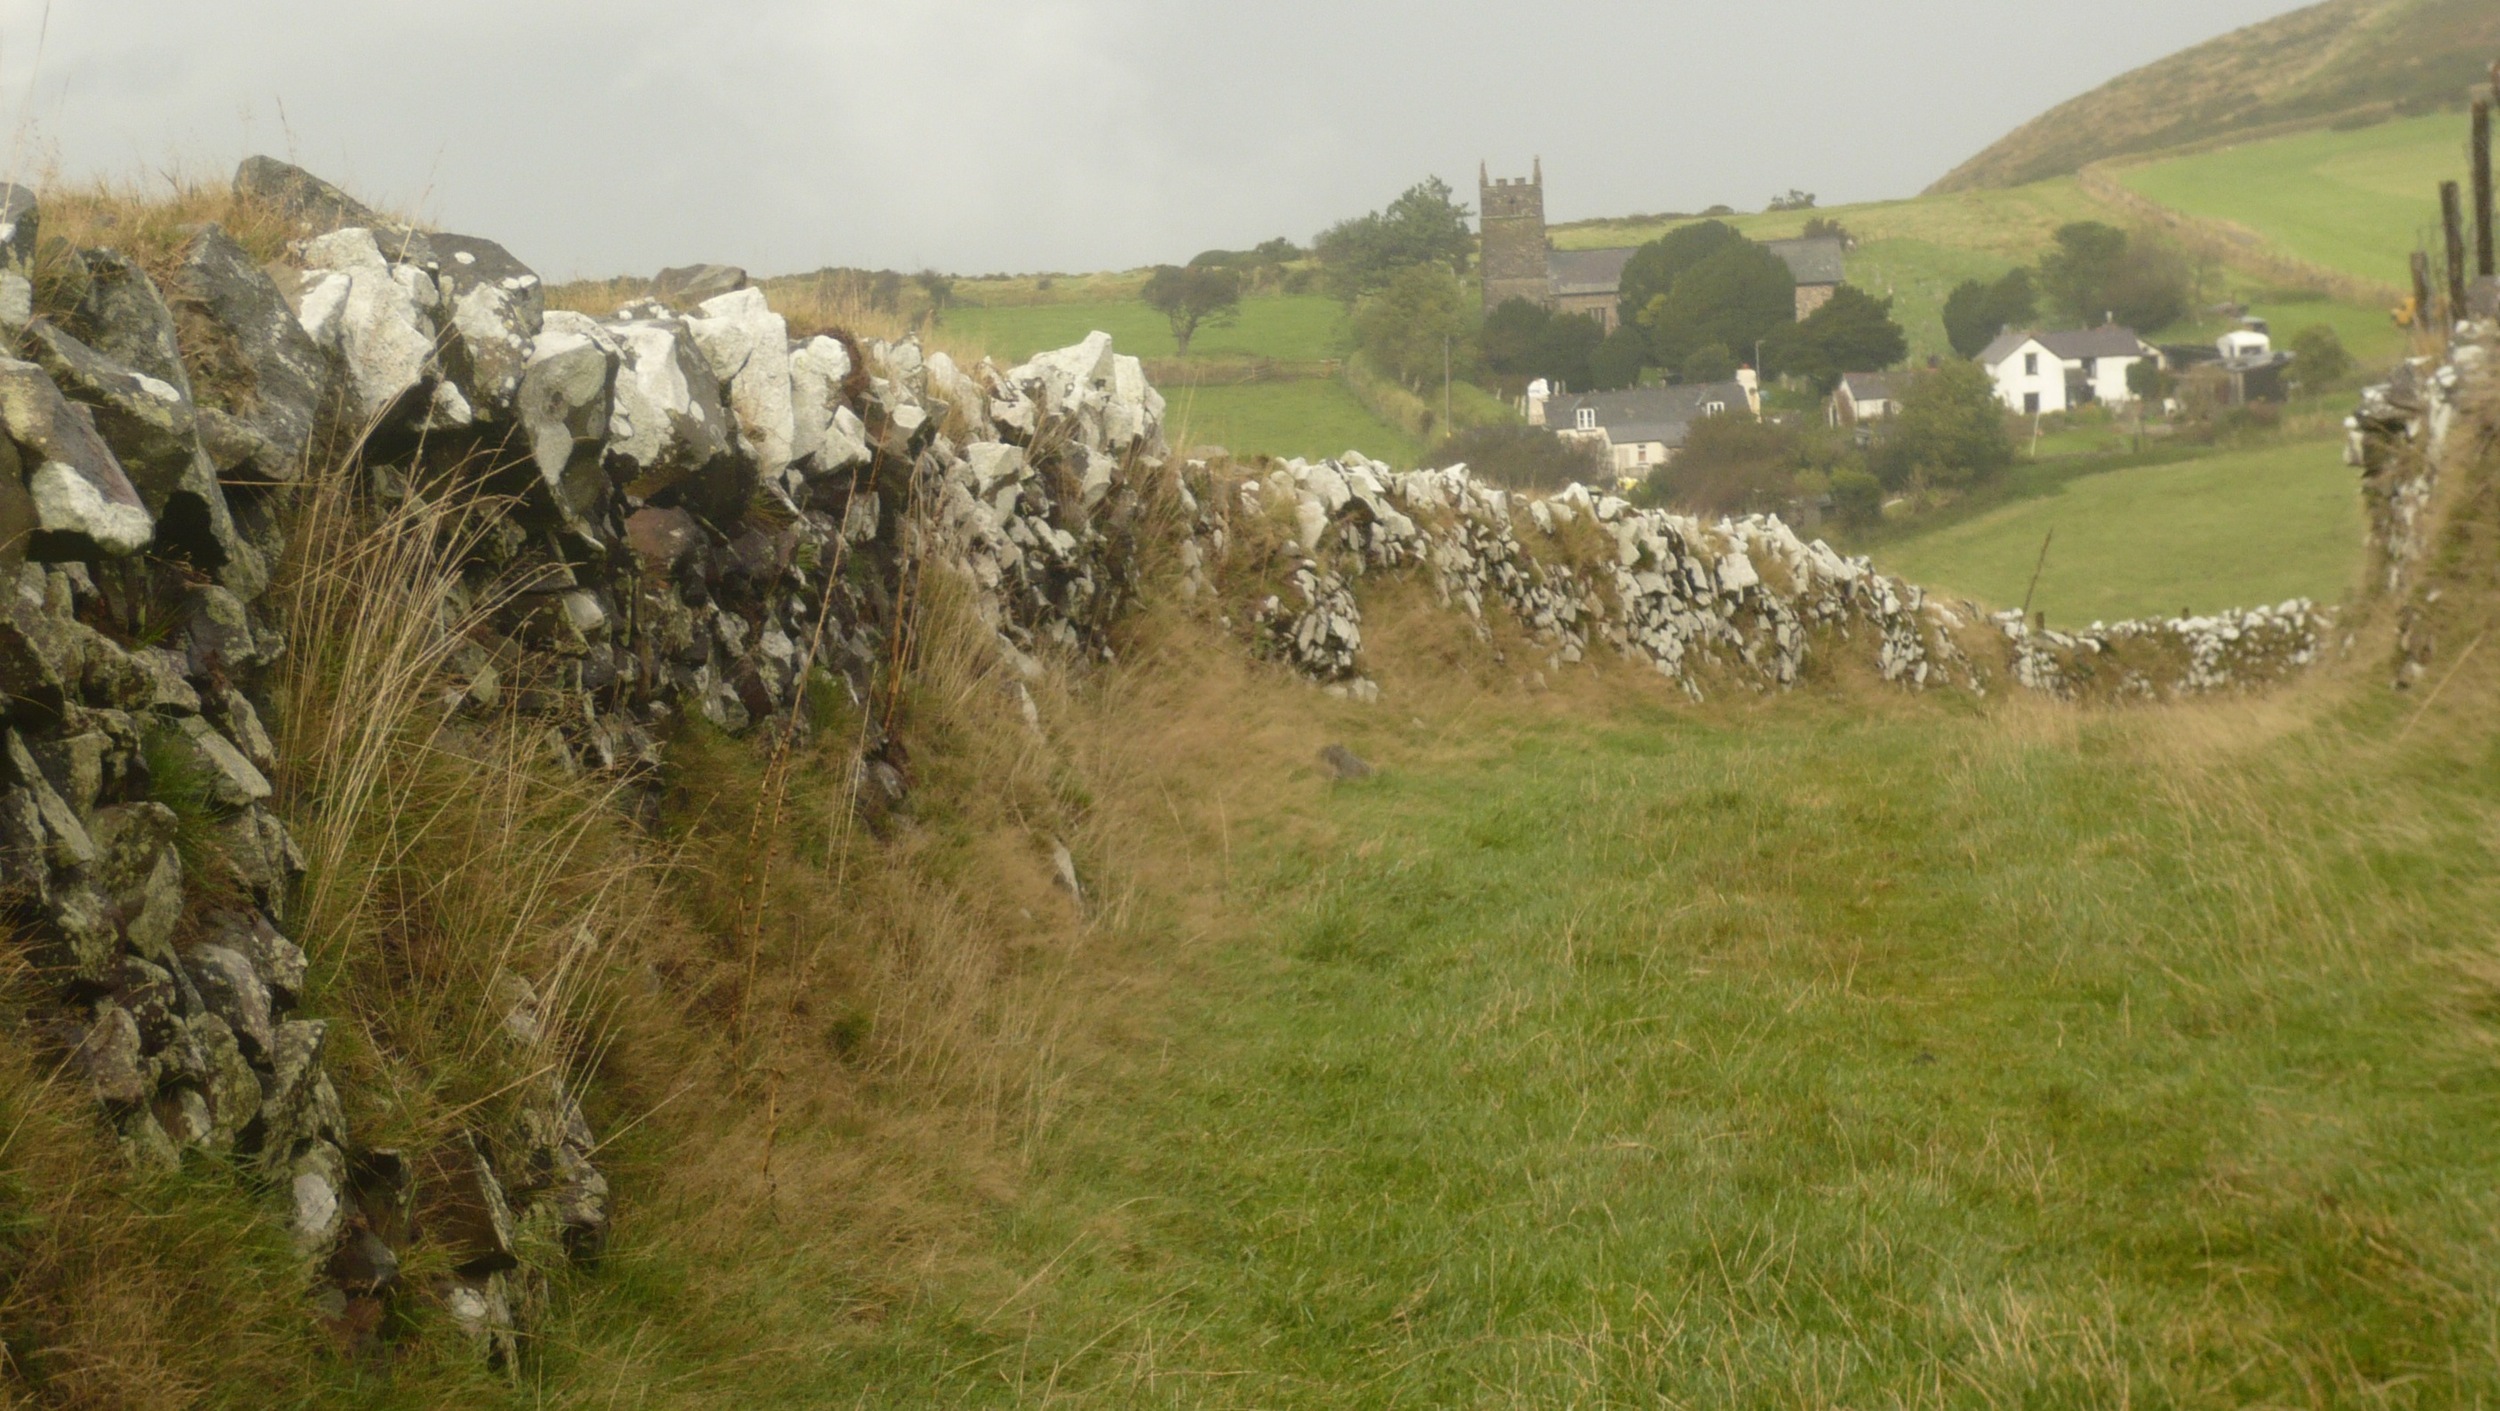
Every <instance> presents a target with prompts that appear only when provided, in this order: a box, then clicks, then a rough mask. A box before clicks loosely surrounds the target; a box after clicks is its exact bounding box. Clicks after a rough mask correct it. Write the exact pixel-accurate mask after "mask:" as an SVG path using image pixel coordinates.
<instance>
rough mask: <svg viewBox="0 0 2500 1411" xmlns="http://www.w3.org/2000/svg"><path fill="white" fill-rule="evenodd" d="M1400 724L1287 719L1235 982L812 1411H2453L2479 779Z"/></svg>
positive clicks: (1964, 724) (2490, 1148)
mask: <svg viewBox="0 0 2500 1411" xmlns="http://www.w3.org/2000/svg"><path fill="white" fill-rule="evenodd" d="M1407 716H1408V711H1407V710H1405V709H1403V708H1400V709H1392V710H1375V711H1372V712H1369V713H1368V714H1365V713H1357V712H1346V713H1344V714H1342V715H1340V716H1337V717H1335V718H1333V719H1331V720H1330V721H1328V722H1327V723H1326V724H1325V725H1319V726H1316V728H1319V729H1325V730H1328V731H1331V732H1335V731H1343V732H1346V733H1345V735H1344V736H1342V738H1348V739H1349V740H1350V741H1351V743H1352V744H1353V745H1354V747H1355V748H1356V749H1357V750H1358V752H1360V753H1361V754H1363V755H1364V756H1365V757H1367V758H1370V759H1373V760H1376V761H1380V762H1382V763H1384V764H1385V765H1386V766H1387V773H1386V774H1385V776H1384V777H1382V778H1380V779H1377V780H1374V781H1370V782H1367V783H1365V784H1362V785H1359V786H1354V787H1344V788H1340V789H1338V790H1337V791H1336V792H1334V793H1333V794H1329V795H1326V796H1325V797H1321V798H1318V799H1316V800H1315V801H1313V802H1311V803H1310V804H1308V805H1307V806H1306V807H1304V808H1303V809H1302V810H1300V812H1301V815H1302V816H1300V817H1299V818H1297V820H1296V822H1295V824H1294V826H1293V828H1292V829H1291V830H1290V831H1289V833H1288V834H1287V835H1286V837H1287V838H1289V839H1291V841H1284V840H1278V841H1271V842H1269V843H1267V844H1265V845H1264V846H1262V845H1258V844H1255V843H1253V842H1252V841H1251V840H1250V839H1248V838H1247V837H1246V836H1242V835H1239V834H1236V835H1235V842H1234V843H1233V846H1235V847H1237V848H1241V849H1242V850H1243V851H1242V852H1241V853H1240V855H1239V856H1238V857H1237V859H1236V864H1235V869H1234V875H1235V876H1236V877H1237V878H1238V881H1237V884H1236V885H1235V887H1234V888H1233V889H1232V891H1231V896H1232V905H1234V906H1237V907H1239V908H1241V909H1242V914H1243V915H1244V916H1245V917H1246V918H1248V921H1247V924H1245V925H1244V926H1243V927H1242V928H1241V938H1240V939H1239V940H1238V941H1236V942H1233V943H1230V944H1228V945H1225V946H1223V947H1222V948H1221V949H1220V950H1219V951H1218V953H1217V954H1216V955H1215V956H1214V957H1213V958H1212V960H1211V961H1210V962H1209V963H1207V964H1206V965H1205V966H1204V967H1202V970H1203V973H1192V974H1191V975H1190V976H1189V978H1188V979H1187V980H1186V981H1185V982H1182V983H1181V984H1179V985H1178V986H1176V987H1175V988H1176V991H1177V995H1178V997H1177V998H1176V999H1175V1000H1174V1001H1173V1002H1172V1005H1171V1012H1170V1013H1169V1014H1168V1015H1167V1016H1166V1017H1165V1018H1164V1019H1163V1020H1162V1021H1161V1022H1160V1023H1158V1024H1157V1025H1156V1026H1154V1027H1153V1028H1152V1029H1150V1030H1149V1031H1148V1032H1147V1033H1146V1034H1144V1035H1142V1036H1141V1037H1140V1039H1139V1041H1138V1042H1137V1043H1136V1044H1135V1045H1134V1046H1133V1050H1132V1052H1131V1053H1130V1055H1129V1056H1128V1058H1127V1060H1126V1061H1125V1062H1123V1063H1120V1064H1116V1065H1112V1066H1110V1067H1108V1068H1106V1069H1105V1070H1103V1071H1100V1072H1097V1073H1096V1074H1094V1075H1093V1077H1092V1079H1091V1081H1088V1082H1084V1083H1080V1084H1078V1085H1077V1086H1076V1087H1075V1088H1074V1090H1072V1091H1070V1092H1069V1093H1067V1094H1066V1095H1065V1097H1064V1098H1063V1100H1062V1110H1063V1111H1064V1112H1065V1113H1066V1114H1067V1115H1066V1116H1065V1117H1064V1118H1063V1121H1062V1125H1061V1126H1060V1128H1059V1129H1058V1130H1057V1132H1056V1134H1055V1135H1054V1136H1053V1137H1052V1138H1051V1139H1049V1140H1048V1141H1047V1142H1045V1143H1043V1144H1042V1146H1041V1148H1040V1151H1039V1154H1038V1155H1037V1157H1036V1160H1035V1170H1034V1178H1033V1179H1034V1189H1033V1191H1032V1192H1031V1194H1030V1195H1029V1196H1028V1197H1027V1198H1025V1199H1023V1200H1021V1201H1019V1202H1017V1203H1016V1204H1014V1205H1013V1206H1012V1207H1010V1208H1008V1209H1007V1210H1005V1211H1003V1212H1002V1213H1001V1215H1000V1217H999V1219H998V1220H997V1222H996V1225H995V1227H994V1229H993V1231H992V1235H991V1238H993V1239H994V1240H995V1245H994V1246H993V1248H994V1250H995V1257H996V1258H997V1259H998V1261H999V1265H1000V1272H999V1273H998V1274H997V1275H995V1276H993V1278H992V1279H991V1280H990V1281H989V1282H988V1283H987V1284H984V1285H966V1286H963V1287H961V1288H956V1287H952V1286H947V1285H945V1284H943V1283H941V1285H940V1286H938V1287H936V1288H934V1289H932V1290H931V1291H930V1292H928V1293H927V1294H926V1295H925V1296H924V1297H922V1298H921V1299H919V1300H917V1301H916V1302H915V1303H914V1304H912V1305H911V1306H909V1307H908V1308H904V1309H900V1310H897V1311H896V1312H895V1313H894V1314H893V1315H892V1316H889V1317H885V1318H881V1319H879V1320H877V1321H876V1322H875V1323H874V1324H863V1325H862V1328H861V1333H860V1344H861V1345H860V1346H859V1348H858V1350H857V1351H856V1353H855V1354H853V1355H850V1356H846V1357H843V1358H839V1359H834V1360H832V1361H831V1362H830V1363H829V1364H828V1365H827V1366H826V1368H825V1370H824V1372H823V1373H822V1375H823V1377H824V1378H825V1380H826V1382H827V1383H829V1384H828V1385H824V1386H822V1387H811V1388H810V1395H811V1396H814V1397H819V1398H821V1403H822V1404H827V1405H853V1404H857V1405H871V1404H874V1405H892V1404H903V1403H906V1402H908V1403H910V1404H920V1405H945V1406H1059V1407H1123V1408H1127V1407H1206V1408H1215V1407H1227V1408H1229V1407H1244V1408H1246V1407H1261V1408H1304V1407H1309V1408H1323V1407H1324V1408H1390V1407H1399V1408H1404V1407H1448V1406H1471V1407H1580V1408H1648V1407H1762V1408H1772V1407H1837V1406H1864V1407H1895V1406H1898V1407H1964V1406H1967V1407H1990V1406H2024V1407H2044V1408H2106V1407H2117V1406H2127V1405H2140V1406H2176V1407H2190V1406H2194V1407H2203V1406H2217V1407H2219V1406H2293V1405H2301V1406H2307V1405H2318V1406H2325V1405H2363V1404H2377V1402H2378V1400H2379V1398H2378V1397H2376V1396H2374V1395H2373V1392H2375V1391H2378V1390H2381V1389H2385V1388H2402V1392H2401V1394H2400V1395H2395V1396H2393V1397H2392V1399H2389V1400H2388V1401H2387V1403H2386V1404H2391V1405H2407V1406H2451V1405H2487V1404H2491V1402H2492V1400H2493V1399H2494V1398H2500V1358H2495V1357H2494V1356H2493V1355H2492V1352H2493V1347H2492V1342H2491V1339H2492V1336H2493V1335H2492V1332H2491V1327H2490V1310H2491V1309H2492V1308H2493V1307H2494V1306H2495V1302H2496V1301H2500V1259H2495V1257H2494V1241H2493V1238H2492V1229H2493V1224H2494V1221H2495V1219H2500V1197H2495V1195H2494V1191H2495V1190H2496V1189H2500V1124H2496V1123H2495V1116H2496V1115H2500V1069H2495V1067H2494V1066H2493V1064H2492V1063H2491V1062H2490V1056H2489V1051H2488V1048H2487V1045H2486V1043H2485V1041H2484V1039H2482V1038H2481V1037H2480V1035H2482V1034H2483V1033H2484V1032H2485V1031H2486V1029H2487V1016H2486V1014H2485V1012H2484V1011H2481V1010H2478V1009H2473V1008H2469V1007H2466V1006H2467V1005H2468V1004H2470V1003H2471V1002H2470V1001H2465V1000H2462V999H2460V998H2459V997H2458V995H2459V991H2460V989H2461V988H2462V986H2461V982H2460V980H2459V975H2460V973H2461V972H2460V971H2459V970H2458V969H2457V968H2456V966H2457V965H2458V963H2459V962H2461V961H2462V960H2463V959H2464V958H2465V957H2466V956H2468V955H2472V956H2477V957H2479V956H2480V955H2481V953H2482V944H2481V937H2482V935H2483V934H2484V928H2483V927H2482V926H2481V925H2480V924H2479V922H2465V921H2463V918H2465V917H2467V916H2469V915H2471V914H2472V913H2471V906H2472V905H2473V901H2472V899H2473V898H2475V897H2480V896H2483V895H2485V894H2488V893H2489V892H2491V890H2492V887H2491V884H2490V880H2489V876H2490V874H2489V872H2488V860H2489V853H2490V844H2489V841H2488V835H2487V834H2484V833H2480V832H2478V831H2477V830H2478V829H2481V828H2485V827H2487V826H2488V819H2489V817H2490V812H2491V805H2490V798H2491V793H2492V789H2493V786H2494V779H2493V777H2492V769H2491V766H2490V764H2489V763H2488V762H2487V761H2486V762H2485V763H2483V764H2482V765H2481V766H2480V767H2479V768H2470V769H2466V770H2463V771H2459V772H2454V773H2451V774H2450V775H2449V777H2446V778H2440V777H2436V775H2435V774H2434V773H2433V772H2432V771H2431V770H2429V769H2427V768H2421V767H2416V768H2412V769H2407V770H2403V771H2401V772H2400V777H2398V778H2394V779H2379V778H2377V777H2375V776H2370V775H2360V774H2354V775H2351V776H2349V777H2343V776H2333V775H2328V776H2325V777H2337V778H2340V779H2341V782H2339V783H2337V784H2335V785H2333V786H2328V785H2325V784H2322V783H2320V782H2318V777H2319V776H2317V775H2310V774H2304V772H2303V766H2304V765H2311V764H2315V763H2316V762H2317V761H2319V760H2324V761H2325V763H2326V764H2327V765H2328V766H2330V767H2333V766H2340V767H2342V768H2345V769H2347V770H2349V769H2351V768H2352V767H2353V766H2352V765H2351V762H2350V759H2349V758H2345V759H2340V760H2339V759H2337V758H2336V757H2335V756H2334V754H2333V751H2332V750H2331V749H2330V748H2329V746H2330V744H2331V743H2332V742H2331V741H2329V740H2326V739H2322V738H2319V737H2318V736H2317V735H2311V736H2307V737H2301V738H2295V739H2292V740H2287V741H2283V742H2280V743H2278V744H2277V745H2276V746H2275V748H2274V749H2273V751H2272V758H2269V759H2266V760H2264V761H2263V762H2262V763H2261V764H2251V765H2249V766H2247V767H2245V768H2239V767H2234V768H2232V769H2226V770H2224V771H2223V774H2224V777H2223V778H2220V779H2214V778H2197V777H2192V776H2196V775H2198V774H2199V773H2200V772H2201V771H2200V770H2199V769H2198V768H2196V767H2194V766H2188V767H2183V766H2182V761H2181V759H2179V758H2174V757H2171V756H2168V755H2165V754H2164V753H2163V752H2162V750H2161V749H2159V748H2158V747H2148V746H2147V745H2146V744H2145V739H2147V738H2150V739H2159V738H2160V735H2159V732H2158V731H2157V730H2156V729H2155V728H2154V727H2152V726H2151V725H2149V724H2147V725H2144V726H2141V727H2135V726H2130V725H2129V724H2128V723H2126V722H2125V721H2124V720H2123V719H2121V720H2112V719H2108V718H2102V719H2098V720H2091V719H2087V720H2085V721H2083V722H2081V723H2078V724H2073V725H2071V726H2070V727H2069V728H2067V729H2058V728H2054V727H2047V726H2045V725H2044V726H2043V727H2042V728H2039V729H2037V730H2032V731H2026V730H2025V729H2024V728H2023V727H2022V726H2021V725H2020V724H2018V723H2015V722H2009V721H2001V720H2000V721H1990V720H1984V719H1973V718H1969V717H1968V716H1966V715H1955V714H1947V713H1945V712H1941V711H1931V710H1919V709H1869V708H1867V706H1866V704H1865V703H1862V702H1861V703H1856V704H1854V705H1842V704H1821V705H1818V704H1816V703H1814V702H1812V701H1810V700H1805V699H1791V700H1783V701H1781V702H1779V703H1778V704H1777V705H1776V706H1775V707H1772V708H1768V709H1762V710H1753V711H1739V712H1738V713H1736V714H1733V715H1729V714H1724V713H1722V714H1715V715H1714V714H1708V713H1701V712H1691V711H1678V710H1676V709H1673V708H1670V707H1666V706H1663V705H1660V706H1653V707H1646V708H1632V709H1628V710H1626V709H1622V708H1618V709H1616V710H1615V711H1614V712H1612V718H1611V719H1608V720H1605V721H1604V722H1603V723H1599V722H1596V721H1586V722H1585V723H1566V722H1565V721H1564V720H1562V719H1560V718H1547V719H1545V720H1543V721H1541V722H1540V721H1535V720H1530V719H1526V718H1522V716H1521V715H1520V713H1516V712H1505V711H1504V710H1502V709H1500V708H1498V707H1496V708H1493V709H1490V710H1486V711H1481V712H1479V713H1477V714H1476V715H1474V716H1471V718H1470V719H1468V720H1467V721H1466V722H1465V723H1464V725H1463V726H1461V725H1459V724H1457V723H1455V722H1453V723H1447V724H1444V725H1442V726H1437V727H1428V726H1427V725H1426V723H1425V722H1424V721H1423V720H1422V719H1420V718H1417V719H1415V720H1413V721H1412V722H1409V721H1408V720H1407ZM2138 730H2140V731H2141V735H2139V734H2138V733H2136V732H2137V731H2138ZM1314 738H1339V736H1337V735H1335V734H1333V733H1332V734H1328V735H1316V734H1315V735H1314ZM1279 782H1280V783H1281V781H1279ZM2400 799H2401V800H2403V802H2398V800H2400ZM2399 837H2401V839H2402V841H2401V842H2398V841H2397V839H2398V838H2399ZM2329 875H2332V876H2333V877H2334V878H2335V879H2336V880H2335V882H2334V883H2333V884H2332V885H2330V886H2328V887H2327V888H2326V889H2325V890H2323V891H2319V890H2312V889H2310V888H2309V887H2308V886H2307V885H2305V884H2306V883H2307V882H2310V881H2313V880H2322V879H2323V878H2325V877H2327V876H2329ZM2435 917H2436V918H2447V919H2448V920H2449V921H2450V922H2451V923H2460V924H2464V925H2465V926H2466V927H2467V928H2468V931H2467V932H2460V931H2458V930H2455V929H2450V928H2449V927H2445V926H2442V925H2440V924H2436V923H2434V922H2433V918H2435ZM2468 932H2470V933H2471V934H2472V935H2473V936H2474V938H2475V939H2473V940H2471V941H2468V940H2467V939H2466V935H2467V933H2468ZM2476 963H2481V962H2480V961H2477V962H2476ZM2474 992H2475V993H2477V994H2479V993H2481V991H2480V990H2479V989H2476V990H2475V991H2474Z"/></svg>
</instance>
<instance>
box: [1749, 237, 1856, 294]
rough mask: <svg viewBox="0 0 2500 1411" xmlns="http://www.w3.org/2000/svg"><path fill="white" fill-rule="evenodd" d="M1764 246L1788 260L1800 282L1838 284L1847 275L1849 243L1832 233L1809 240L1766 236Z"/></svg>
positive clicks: (1792, 272) (1791, 269) (1790, 270)
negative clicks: (1842, 241) (1768, 238)
mask: <svg viewBox="0 0 2500 1411" xmlns="http://www.w3.org/2000/svg"><path fill="white" fill-rule="evenodd" d="M1762 246H1763V248H1764V249H1766V250H1769V251H1770V252H1771V253H1772V254H1774V255H1777V256H1779V257H1780V258H1781V259H1783V260H1785V261H1787V262H1788V272H1789V273H1790V274H1793V275H1795V276H1796V277H1797V282H1798V283H1799V284H1838V283H1840V282H1841V281H1842V280H1844V279H1846V278H1847V277H1848V266H1849V259H1848V255H1849V247H1848V246H1847V245H1845V244H1843V243H1841V240H1840V237H1838V236H1835V235H1818V236H1815V237H1814V238H1813V239H1811V240H1765V241H1763V242H1762Z"/></svg>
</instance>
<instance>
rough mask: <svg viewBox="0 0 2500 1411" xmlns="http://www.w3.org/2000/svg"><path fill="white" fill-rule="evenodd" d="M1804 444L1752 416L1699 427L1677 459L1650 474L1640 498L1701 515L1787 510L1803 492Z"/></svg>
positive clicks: (1695, 425) (1707, 420) (1718, 418)
mask: <svg viewBox="0 0 2500 1411" xmlns="http://www.w3.org/2000/svg"><path fill="white" fill-rule="evenodd" d="M1799 453H1800V445H1799V438H1798V436H1797V434H1796V433H1795V432H1793V431H1790V430H1788V429H1786V428H1785V427H1780V426H1774V425H1772V424H1770V423H1768V422H1761V421H1756V420H1754V419H1753V418H1752V417H1749V416H1734V415H1729V416H1713V417H1704V418H1703V419H1702V420H1700V421H1697V422H1695V423H1693V428H1692V430H1691V431H1690V432H1688V433H1687V434H1686V436H1685V438H1684V448H1683V449H1682V450H1680V451H1678V452H1677V453H1676V456H1675V459H1674V460H1673V461H1670V462H1669V463H1667V464H1666V465H1663V466H1660V467H1659V468H1658V469H1656V470H1653V471H1651V472H1650V473H1649V479H1648V480H1647V481H1645V482H1643V484H1642V486H1641V491H1640V498H1641V499H1642V500H1644V501H1645V502H1646V503H1649V504H1656V505H1672V506H1674V507H1675V508H1677V509H1680V510H1686V511H1689V512H1691V513H1694V514H1700V515H1735V514H1749V513H1754V512H1757V511H1768V510H1778V509H1781V508H1784V507H1785V506H1786V504H1787V502H1788V500H1789V498H1790V497H1791V496H1793V495H1795V494H1796V491H1797V465H1798V460H1799Z"/></svg>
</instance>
